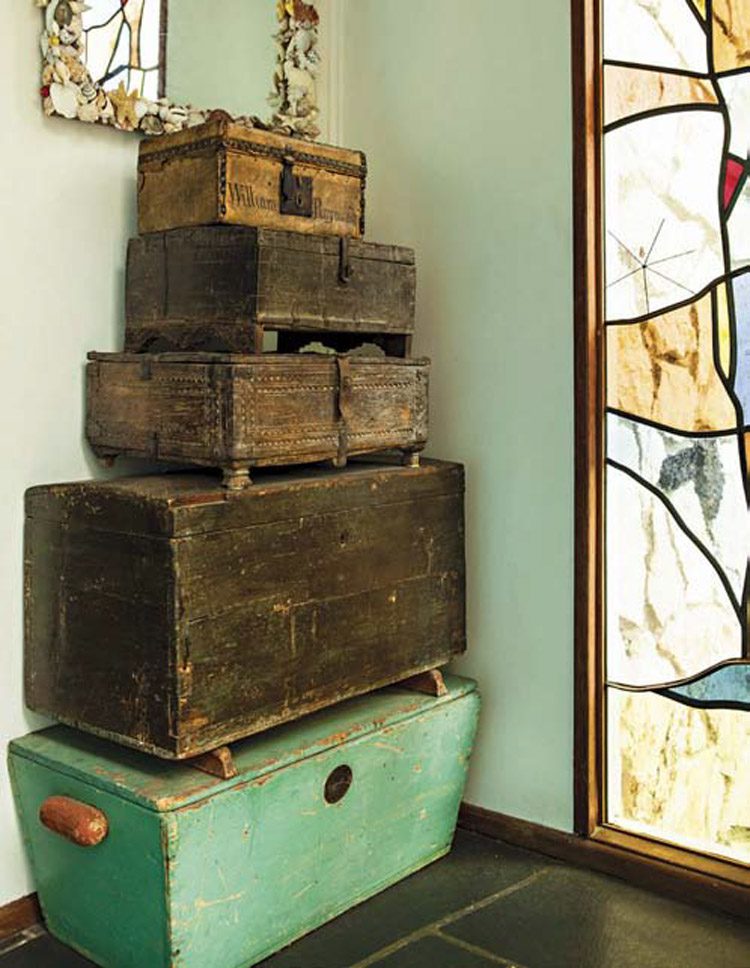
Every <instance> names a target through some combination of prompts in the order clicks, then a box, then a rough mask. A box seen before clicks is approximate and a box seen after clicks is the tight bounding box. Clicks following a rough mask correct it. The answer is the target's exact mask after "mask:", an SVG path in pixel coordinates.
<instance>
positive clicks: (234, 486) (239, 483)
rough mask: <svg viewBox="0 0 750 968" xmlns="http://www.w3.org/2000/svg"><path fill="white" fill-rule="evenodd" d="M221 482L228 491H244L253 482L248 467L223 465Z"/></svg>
mask: <svg viewBox="0 0 750 968" xmlns="http://www.w3.org/2000/svg"><path fill="white" fill-rule="evenodd" d="M222 471H223V473H224V477H223V480H222V484H223V485H224V487H225V488H226V489H227V490H228V491H244V489H245V488H246V487H249V486H250V485H251V484H252V483H253V482H252V479H251V477H250V468H249V467H223V468H222Z"/></svg>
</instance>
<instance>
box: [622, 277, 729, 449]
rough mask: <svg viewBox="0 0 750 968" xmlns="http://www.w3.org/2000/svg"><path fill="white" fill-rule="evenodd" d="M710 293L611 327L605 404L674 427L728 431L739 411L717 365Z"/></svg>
mask: <svg viewBox="0 0 750 968" xmlns="http://www.w3.org/2000/svg"><path fill="white" fill-rule="evenodd" d="M712 337H713V320H712V314H711V296H710V294H707V295H705V296H703V297H702V298H701V299H699V300H697V301H696V302H693V303H689V304H688V305H686V306H682V307H680V308H678V309H673V310H670V311H669V312H667V313H663V314H661V315H659V316H654V317H652V318H651V319H648V320H646V321H644V322H641V323H625V324H619V325H613V326H608V327H607V405H608V406H609V407H612V408H613V409H615V410H620V411H623V412H625V413H629V414H633V415H634V416H636V417H642V418H645V419H647V420H651V421H653V422H654V423H657V424H660V425H661V426H664V427H668V428H672V429H675V430H686V431H688V432H691V431H715V430H729V429H731V428H732V427H735V426H736V424H737V416H736V412H735V409H734V404H733V403H732V400H731V398H730V397H729V394H728V393H727V391H726V389H725V387H724V384H723V383H722V381H721V378H720V377H719V374H718V372H717V370H716V366H715V365H714V352H713V338H712Z"/></svg>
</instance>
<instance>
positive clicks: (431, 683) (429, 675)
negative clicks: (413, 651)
mask: <svg viewBox="0 0 750 968" xmlns="http://www.w3.org/2000/svg"><path fill="white" fill-rule="evenodd" d="M399 685H400V686H401V687H402V688H403V689H411V690H412V691H413V692H423V693H425V695H427V696H447V695H448V687H447V686H446V685H445V680H444V679H443V673H442V672H441V671H440V670H439V669H430V671H429V672H420V673H419V675H417V676H410V677H409V678H408V679H404V680H403V682H399Z"/></svg>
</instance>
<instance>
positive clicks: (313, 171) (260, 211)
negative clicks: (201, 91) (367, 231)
mask: <svg viewBox="0 0 750 968" xmlns="http://www.w3.org/2000/svg"><path fill="white" fill-rule="evenodd" d="M366 175H367V164H366V161H365V156H364V155H363V154H362V152H361V151H350V150H349V149H347V148H334V147H332V146H330V145H319V144H315V143H314V142H309V141H302V140H300V139H299V138H287V137H284V136H283V135H279V134H273V133H271V132H269V131H260V130H258V129H254V128H247V127H245V126H244V125H242V124H236V123H234V122H232V121H229V120H227V119H225V118H221V119H217V120H214V121H207V122H206V123H205V124H202V125H198V126H197V127H194V128H188V129H186V130H184V131H179V132H177V133H176V134H169V135H164V136H162V137H160V138H146V139H145V140H143V141H141V146H140V155H139V160H138V176H139V180H138V227H139V228H138V230H139V232H160V231H162V230H163V229H176V228H182V227H184V226H188V225H213V224H217V223H225V224H228V225H255V226H265V227H267V228H275V229H288V230H290V231H292V232H311V233H315V234H318V235H339V236H342V235H343V236H352V237H358V236H360V235H363V234H364V219H365V179H366Z"/></svg>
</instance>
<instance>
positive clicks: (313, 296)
mask: <svg viewBox="0 0 750 968" xmlns="http://www.w3.org/2000/svg"><path fill="white" fill-rule="evenodd" d="M415 290H416V268H415V265H414V251H413V250H412V249H406V248H403V247H401V246H395V245H375V244H373V243H371V242H361V241H359V240H357V239H353V240H351V241H349V240H347V239H336V238H332V237H331V236H325V235H300V234H297V233H294V232H277V231H273V230H271V229H252V228H241V227H233V226H221V225H214V226H208V227H204V228H195V229H175V230H174V231H172V232H155V233H151V234H149V235H144V236H141V237H139V238H136V239H132V240H131V242H130V245H129V247H128V268H127V284H126V298H125V307H126V313H125V315H126V330H125V349H126V350H127V351H128V352H142V351H144V350H149V351H151V352H160V351H162V350H209V351H214V350H221V351H230V352H234V353H260V352H262V351H263V345H264V342H263V336H264V332H265V331H269V330H270V331H274V330H275V331H277V332H278V333H279V335H278V349H279V351H280V352H286V351H292V352H294V351H295V350H297V349H299V348H300V346H302V345H304V344H306V343H308V342H310V341H311V340H323V341H324V342H325V341H327V344H328V345H330V346H332V347H333V348H334V349H337V350H346V349H351V348H353V347H354V346H356V345H358V344H361V343H362V342H368V341H369V342H375V343H377V344H378V345H380V346H381V347H382V348H383V349H384V350H385V352H386V354H387V355H389V356H405V355H407V354H408V352H409V349H410V340H411V335H412V333H413V331H414V302H415Z"/></svg>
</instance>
